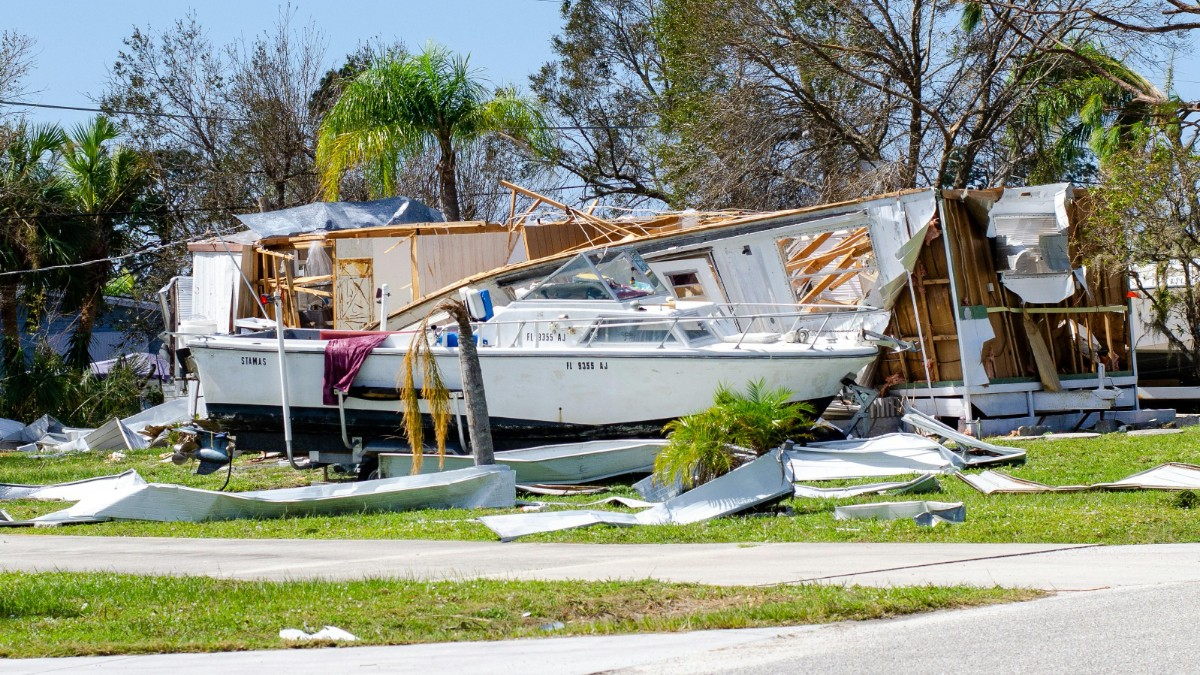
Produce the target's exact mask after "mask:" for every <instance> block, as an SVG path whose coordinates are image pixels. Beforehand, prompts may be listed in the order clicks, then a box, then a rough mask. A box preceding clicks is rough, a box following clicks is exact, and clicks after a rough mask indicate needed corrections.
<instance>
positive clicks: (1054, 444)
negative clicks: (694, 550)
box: [0, 427, 1200, 544]
mask: <svg viewBox="0 0 1200 675" xmlns="http://www.w3.org/2000/svg"><path fill="white" fill-rule="evenodd" d="M997 442H1000V443H1003V442H1004V441H1003V439H998V441H997ZM1022 447H1024V448H1026V450H1027V451H1028V453H1029V455H1028V461H1027V462H1026V464H1025V465H1024V466H1016V467H1006V468H1004V469H1003V470H1005V471H1007V472H1009V473H1011V474H1013V475H1015V476H1019V477H1022V478H1027V479H1030V480H1034V481H1038V482H1042V483H1047V484H1050V485H1068V484H1080V483H1096V482H1105V481H1113V480H1117V479H1119V478H1124V477H1125V476H1128V475H1130V474H1133V473H1136V472H1138V471H1142V470H1145V469H1148V468H1151V467H1154V466H1157V465H1158V464H1161V463H1163V462H1171V461H1176V462H1188V463H1193V464H1200V429H1198V428H1195V427H1193V428H1189V429H1187V430H1186V431H1185V432H1184V433H1181V434H1176V435H1170V436H1149V437H1140V438H1139V437H1131V436H1126V435H1123V434H1110V435H1107V436H1103V437H1101V438H1097V439H1091V440H1063V441H1046V440H1039V441H1031V442H1025V443H1024V444H1023V446H1022ZM129 467H134V468H137V469H138V470H139V471H141V472H142V475H143V476H144V477H145V478H146V479H147V480H150V481H158V482H171V483H181V484H185V485H192V486H196V487H207V488H211V489H216V488H218V487H220V485H221V483H222V482H223V481H224V474H223V473H222V474H214V475H211V476H206V477H201V476H193V475H191V474H190V471H191V470H192V469H191V468H190V467H176V466H174V465H172V464H170V463H167V464H161V463H159V462H158V461H157V456H156V455H155V454H154V453H152V452H138V453H130V456H129V459H128V460H127V461H126V462H123V463H120V464H109V463H105V462H104V461H103V459H102V458H100V457H96V456H88V455H72V456H69V457H63V458H50V459H31V458H29V457H27V456H23V455H20V454H18V453H10V454H8V455H4V454H0V482H11V483H53V482H59V481H65V480H74V479H78V478H83V477H87V476H97V475H106V474H111V473H116V472H118V471H121V470H123V469H125V468H129ZM318 477H319V474H315V475H314V474H300V473H296V472H294V471H292V470H290V469H288V468H284V467H279V466H277V465H275V464H271V465H270V466H257V467H254V466H251V465H249V464H246V463H244V462H242V463H239V467H238V470H237V471H235V473H234V476H233V481H232V482H231V484H230V488H231V489H233V490H250V489H260V488H264V487H269V486H276V487H284V486H294V485H299V484H305V483H307V482H308V481H310V480H315V479H316V478H318ZM940 480H941V483H942V486H943V492H941V493H937V494H930V495H923V496H914V495H907V496H898V497H859V498H855V499H845V500H807V499H794V500H788V501H787V502H785V505H786V506H790V507H791V508H792V509H793V510H794V515H790V516H780V517H773V516H772V515H769V514H768V515H763V514H753V515H749V516H740V517H730V518H721V519H717V520H713V521H709V522H707V523H698V524H695V525H686V526H644V527H635V528H616V527H608V526H598V527H591V528H587V529H581V530H568V531H564V532H557V533H549V534H542V535H535V536H530V537H527V538H525V539H523V540H522V541H543V542H550V541H557V542H596V543H707V542H747V543H753V542H804V541H813V542H816V541H820V542H1005V543H1007V542H1025V543H1100V544H1148V543H1175V542H1194V541H1200V510H1198V509H1186V508H1179V507H1177V506H1175V505H1173V501H1174V499H1175V495H1174V494H1173V493H1169V492H1153V491H1143V492H1110V493H1064V494H1045V495H992V496H984V495H981V494H979V493H977V492H975V491H974V490H972V489H971V488H970V487H968V486H967V485H966V484H965V483H963V482H961V481H959V480H958V479H957V478H954V477H943V478H940ZM614 491H615V492H616V493H618V494H626V495H633V494H634V493H633V492H632V490H630V489H629V488H628V487H621V486H618V487H616V488H615V490H614ZM547 499H549V500H552V501H565V502H572V503H582V502H585V501H589V500H591V499H595V497H572V498H557V497H556V498H547ZM907 499H936V500H938V501H962V502H963V503H965V504H966V509H967V522H965V523H963V524H961V525H954V526H942V527H937V528H920V527H918V526H916V525H915V524H914V523H911V522H908V521H889V522H883V521H835V520H834V519H833V508H834V506H836V505H840V504H853V503H865V502H871V501H894V500H907ZM63 506H64V505H63V504H47V503H37V502H29V501H23V502H22V501H18V502H3V503H0V508H4V509H5V510H7V511H8V512H9V513H10V514H12V515H13V517H15V518H26V517H30V516H33V515H37V514H41V513H46V512H49V511H54V510H58V509H59V508H62V507H63ZM500 512H505V511H491V512H490V513H500ZM484 513H485V512H484V511H461V510H450V511H414V512H409V513H381V514H356V515H346V516H337V517H312V518H286V519H280V520H265V521H255V520H239V521H227V522H214V523H149V522H120V523H102V524H97V525H87V526H78V527H67V528H46V529H37V530H34V529H23V530H7V531H6V534H9V533H11V534H13V535H17V534H31V535H36V534H73V535H108V536H117V535H120V536H183V537H229V538H355V539H360V538H361V539H378V538H394V539H463V540H495V538H496V537H495V535H494V534H493V533H492V532H491V531H490V530H488V529H487V528H485V527H484V526H483V525H481V524H480V523H478V522H476V521H475V520H474V518H475V517H476V516H478V515H482V514H484Z"/></svg>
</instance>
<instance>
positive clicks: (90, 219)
mask: <svg viewBox="0 0 1200 675" xmlns="http://www.w3.org/2000/svg"><path fill="white" fill-rule="evenodd" d="M120 133H121V132H120V129H119V128H118V127H117V126H116V125H115V124H113V123H112V122H110V121H109V119H108V118H107V117H104V116H103V115H100V116H97V117H96V118H94V119H93V120H92V121H91V122H89V123H86V124H79V125H77V126H75V127H74V128H73V129H72V130H71V133H70V135H69V137H68V138H67V140H66V143H65V144H64V145H63V152H62V167H63V171H62V176H63V180H64V182H65V183H66V185H67V200H68V203H69V204H70V206H71V208H72V209H73V210H74V211H75V213H76V215H77V217H78V220H77V221H76V222H77V223H78V224H79V225H80V227H79V229H78V230H77V231H76V236H77V237H78V240H79V243H80V247H81V255H80V256H79V260H80V261H82V262H88V261H105V262H99V263H95V264H91V265H85V266H82V267H78V268H76V269H74V270H73V271H72V273H71V274H70V275H69V277H68V278H66V279H65V282H66V283H65V284H64V286H65V291H66V293H65V295H66V298H65V299H66V303H67V306H68V307H71V308H74V309H76V310H77V311H78V312H79V325H78V326H77V327H76V329H75V333H74V334H73V335H72V336H71V345H70V349H69V351H68V354H67V361H68V363H70V364H71V365H73V366H75V367H77V368H85V367H87V365H88V364H89V363H90V362H91V356H90V353H89V348H90V346H91V341H92V329H93V328H94V327H95V325H96V319H97V318H98V317H99V315H100V311H101V309H102V308H103V303H104V288H105V286H106V285H107V284H108V280H109V276H110V274H111V271H112V264H111V263H109V262H107V259H108V258H109V257H110V256H112V255H113V254H114V253H116V252H118V251H120V250H123V248H124V244H125V243H126V242H125V232H124V231H123V228H121V224H122V223H123V222H124V221H126V220H128V217H127V216H128V215H129V214H131V213H132V212H133V211H135V210H136V209H137V207H138V204H139V202H140V201H141V198H142V195H143V192H144V191H145V188H146V186H147V184H148V181H149V174H148V172H147V170H146V168H145V166H144V164H143V163H142V160H141V157H140V156H139V155H138V153H137V152H136V151H134V150H133V149H131V148H127V147H125V146H120V145H118V146H116V147H112V146H111V145H110V142H111V141H113V140H116V139H117V137H119V136H120Z"/></svg>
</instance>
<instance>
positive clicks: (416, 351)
mask: <svg viewBox="0 0 1200 675" xmlns="http://www.w3.org/2000/svg"><path fill="white" fill-rule="evenodd" d="M427 322H428V318H426V319H425V321H422V322H421V325H420V327H419V328H418V329H417V333H416V335H414V336H413V339H412V342H410V343H409V345H408V351H406V352H405V353H404V362H403V366H402V368H401V371H400V373H398V374H397V380H398V381H399V383H400V412H401V413H402V414H403V415H404V419H403V423H404V435H405V438H406V439H407V441H408V447H409V448H411V449H412V455H413V460H412V473H413V474H414V475H415V474H418V473H420V472H421V461H422V460H423V459H424V448H425V425H424V422H423V421H422V418H421V399H422V398H423V399H425V400H426V401H428V402H429V404H428V405H429V415H430V417H431V418H432V419H433V434H434V440H435V441H436V443H437V449H438V468H439V469H441V468H444V467H445V461H446V433H447V431H448V430H449V428H450V392H449V390H447V389H446V384H445V382H444V381H443V380H442V373H441V371H440V370H438V365H437V360H436V359H435V358H434V355H433V350H432V349H430V346H429V333H428V332H427V331H426V323H427ZM418 368H420V370H421V391H420V392H419V393H418V391H417V385H416V372H417V369H418Z"/></svg>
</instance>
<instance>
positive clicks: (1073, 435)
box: [1005, 431, 1102, 441]
mask: <svg viewBox="0 0 1200 675" xmlns="http://www.w3.org/2000/svg"><path fill="white" fill-rule="evenodd" d="M1101 435H1102V434H1097V433H1095V432H1092V431H1064V432H1060V433H1050V434H1042V435H1040V436H1008V437H1007V438H1006V439H1005V440H1009V441H1084V440H1088V439H1092V438H1100V436H1101Z"/></svg>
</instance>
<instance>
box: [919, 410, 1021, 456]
mask: <svg viewBox="0 0 1200 675" xmlns="http://www.w3.org/2000/svg"><path fill="white" fill-rule="evenodd" d="M900 419H901V420H902V421H904V422H905V423H907V424H910V425H912V426H914V427H916V428H918V429H921V430H922V431H925V432H927V433H930V434H933V435H935V436H941V437H942V438H945V439H947V440H951V441H954V443H955V444H956V445H958V446H959V447H960V448H971V449H973V450H975V451H976V452H975V453H968V452H965V451H964V452H962V453H961V454H960V457H961V458H962V460H963V462H964V463H965V464H966V465H967V466H969V467H976V466H988V465H993V464H1020V463H1022V462H1024V461H1025V451H1024V450H1022V449H1020V448H1009V447H1005V446H1003V445H995V444H994V443H988V442H987V441H981V440H979V439H978V438H971V437H970V436H967V435H966V434H960V433H959V432H957V431H955V430H954V429H951V428H950V427H948V426H946V425H945V424H942V423H941V422H939V421H938V420H937V419H936V418H934V417H931V416H929V415H926V414H925V413H923V412H921V411H920V410H916V409H915V408H908V409H907V410H906V411H905V413H904V416H903V417H901V418H900ZM978 453H986V454H983V455H981V454H978Z"/></svg>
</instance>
